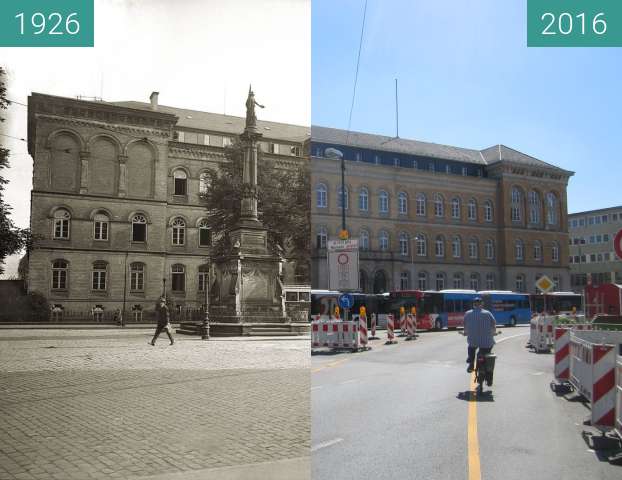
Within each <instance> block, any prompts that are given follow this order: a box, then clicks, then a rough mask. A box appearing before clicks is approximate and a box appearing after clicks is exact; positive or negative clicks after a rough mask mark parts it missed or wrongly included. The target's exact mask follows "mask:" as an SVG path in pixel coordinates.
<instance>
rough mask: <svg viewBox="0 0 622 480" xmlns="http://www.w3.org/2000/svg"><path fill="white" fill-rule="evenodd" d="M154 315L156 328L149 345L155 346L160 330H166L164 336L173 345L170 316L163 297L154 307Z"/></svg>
mask: <svg viewBox="0 0 622 480" xmlns="http://www.w3.org/2000/svg"><path fill="white" fill-rule="evenodd" d="M156 314H157V315H158V326H157V327H156V331H155V335H154V336H153V340H151V342H149V345H152V346H155V342H156V340H157V339H158V336H159V335H160V333H162V330H166V334H167V335H168V338H169V340H170V341H171V345H173V343H175V341H174V340H173V335H171V330H172V327H171V315H170V312H169V311H168V307H167V306H166V299H165V298H164V297H162V298H160V300H159V301H158V304H157V305H156Z"/></svg>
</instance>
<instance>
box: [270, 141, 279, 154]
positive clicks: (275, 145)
mask: <svg viewBox="0 0 622 480" xmlns="http://www.w3.org/2000/svg"><path fill="white" fill-rule="evenodd" d="M268 151H269V152H270V153H274V154H277V153H279V144H278V143H271V144H270V145H269V150H268Z"/></svg>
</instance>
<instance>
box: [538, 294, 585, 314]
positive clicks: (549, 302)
mask: <svg viewBox="0 0 622 480" xmlns="http://www.w3.org/2000/svg"><path fill="white" fill-rule="evenodd" d="M529 300H530V303H531V310H532V312H534V313H548V314H551V315H570V314H572V313H573V307H574V308H575V310H576V313H583V298H582V296H581V294H580V293H574V292H550V293H545V294H542V293H536V294H531V295H530V296H529Z"/></svg>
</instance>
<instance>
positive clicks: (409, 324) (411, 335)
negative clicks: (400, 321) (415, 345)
mask: <svg viewBox="0 0 622 480" xmlns="http://www.w3.org/2000/svg"><path fill="white" fill-rule="evenodd" d="M415 325H416V323H415V316H414V315H413V314H412V313H409V314H408V315H406V333H407V337H406V340H414V339H415Z"/></svg>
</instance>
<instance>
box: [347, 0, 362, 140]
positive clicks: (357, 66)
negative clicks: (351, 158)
mask: <svg viewBox="0 0 622 480" xmlns="http://www.w3.org/2000/svg"><path fill="white" fill-rule="evenodd" d="M366 16H367V0H365V7H364V8H363V23H362V24H361V37H360V39H359V51H358V55H357V56H356V72H355V73H354V88H353V89H352V103H351V104H350V115H349V117H348V133H347V134H346V145H348V143H349V140H350V127H351V126H352V111H353V110H354V99H355V97H356V84H357V82H358V78H359V65H360V63H361V50H362V49H363V34H364V33H365V17H366Z"/></svg>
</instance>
